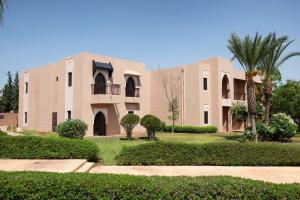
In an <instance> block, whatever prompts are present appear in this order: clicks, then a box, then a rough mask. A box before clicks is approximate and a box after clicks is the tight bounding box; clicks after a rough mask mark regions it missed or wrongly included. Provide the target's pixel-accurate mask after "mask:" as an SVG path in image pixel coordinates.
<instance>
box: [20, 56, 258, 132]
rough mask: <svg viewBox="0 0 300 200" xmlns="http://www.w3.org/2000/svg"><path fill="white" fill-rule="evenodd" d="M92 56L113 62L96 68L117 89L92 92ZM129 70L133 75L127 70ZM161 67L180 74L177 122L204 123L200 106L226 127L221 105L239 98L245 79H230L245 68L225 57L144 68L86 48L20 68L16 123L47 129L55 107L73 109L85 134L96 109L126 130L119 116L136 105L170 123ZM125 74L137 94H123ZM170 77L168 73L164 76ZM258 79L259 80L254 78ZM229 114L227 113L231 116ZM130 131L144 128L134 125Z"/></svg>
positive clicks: (110, 124) (62, 115)
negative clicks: (109, 69)
mask: <svg viewBox="0 0 300 200" xmlns="http://www.w3.org/2000/svg"><path fill="white" fill-rule="evenodd" d="M93 60H95V61H96V62H103V63H111V65H112V66H113V68H114V71H113V73H112V77H111V78H109V75H108V72H107V71H105V70H99V72H101V73H102V74H103V75H104V76H105V77H106V80H107V84H119V85H120V91H121V94H120V95H111V94H106V95H102V94H93V93H92V84H94V78H95V77H93V66H92V61H93ZM128 70H129V71H130V72H135V73H136V75H127V73H128ZM68 72H72V87H68ZM161 73H164V74H165V75H166V76H167V77H169V78H170V77H172V78H173V79H174V78H175V79H177V78H178V81H179V82H178V87H179V92H178V103H179V110H180V114H179V119H178V120H177V121H176V124H177V125H196V126H199V125H205V124H204V111H208V113H209V114H208V124H211V125H215V126H217V127H218V129H219V131H224V129H223V125H224V120H223V108H224V107H226V108H228V107H229V106H231V104H232V103H234V102H237V100H235V99H234V90H235V88H236V89H238V91H241V90H243V87H244V85H243V86H241V85H239V84H240V83H244V82H243V81H237V83H236V84H234V80H235V79H237V80H245V76H244V73H243V72H242V71H238V70H236V69H235V68H234V67H233V64H232V63H231V62H230V61H229V60H226V59H223V58H218V57H217V58H211V59H207V60H202V61H198V62H195V63H192V64H188V65H182V66H177V67H172V68H163V69H159V70H153V71H148V70H146V69H145V65H144V64H142V63H139V62H134V61H128V60H123V59H119V58H114V57H107V56H100V55H94V54H89V53H80V54H77V55H74V56H70V57H67V58H65V59H62V60H60V61H58V62H56V63H51V64H47V65H43V66H41V67H39V68H33V69H29V70H27V71H24V72H22V73H21V74H20V77H19V78H20V97H19V119H18V120H19V122H18V123H19V126H20V127H22V128H24V129H38V130H45V131H50V130H51V129H52V113H53V112H56V113H57V117H58V118H57V122H58V123H61V122H63V121H65V120H66V119H67V116H68V115H67V111H68V110H70V111H71V114H72V118H78V119H82V120H83V121H85V122H86V123H87V124H88V131H87V135H88V136H92V135H93V126H94V118H95V115H96V114H97V113H98V112H99V111H101V112H102V113H103V114H104V115H105V116H106V130H107V131H106V132H107V134H108V135H117V134H124V130H123V129H122V127H121V126H120V124H119V121H120V119H121V118H122V117H123V116H124V115H125V114H127V113H128V111H134V113H135V114H138V115H139V116H140V117H142V116H144V115H146V114H149V113H151V114H153V115H156V116H158V117H159V118H160V119H162V120H163V121H164V122H166V123H167V124H172V121H171V120H170V119H169V118H168V116H169V115H170V114H169V112H168V101H167V99H166V96H165V92H164V90H163V87H162V85H161V83H160V81H159V77H160V74H161ZM137 74H138V76H137ZM224 75H226V76H228V79H229V84H228V86H229V93H230V95H229V96H230V97H229V99H223V98H222V79H223V77H224ZM129 76H132V77H133V78H134V80H135V82H136V84H137V80H138V79H140V85H138V86H137V87H138V88H140V97H126V96H125V85H126V80H127V78H128V77H129ZM204 77H206V78H207V79H208V90H204V89H203V78H204ZM170 81H171V80H170V79H169V80H168V82H169V83H170ZM256 81H259V80H258V78H256ZM25 82H28V94H26V93H25ZM239 101H241V100H239ZM242 102H244V103H246V101H242ZM25 112H27V113H28V123H25V119H24V118H25ZM229 115H230V113H229ZM228 119H231V116H229V117H228ZM232 124H233V122H232V121H230V122H229V130H232ZM134 131H135V132H144V131H145V130H144V128H143V127H141V126H140V125H138V126H137V127H136V128H135V129H134Z"/></svg>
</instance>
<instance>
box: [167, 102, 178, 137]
mask: <svg viewBox="0 0 300 200" xmlns="http://www.w3.org/2000/svg"><path fill="white" fill-rule="evenodd" d="M168 111H169V113H171V115H169V116H168V118H169V119H170V120H172V133H174V126H175V121H177V119H178V118H179V104H178V98H177V97H175V98H174V99H172V100H171V101H170V102H169V108H168Z"/></svg>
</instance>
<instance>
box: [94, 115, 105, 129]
mask: <svg viewBox="0 0 300 200" xmlns="http://www.w3.org/2000/svg"><path fill="white" fill-rule="evenodd" d="M94 135H106V124H105V116H104V114H103V113H102V112H101V111H99V112H98V113H97V114H96V116H95V119H94Z"/></svg>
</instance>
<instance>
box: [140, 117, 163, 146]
mask: <svg viewBox="0 0 300 200" xmlns="http://www.w3.org/2000/svg"><path fill="white" fill-rule="evenodd" d="M141 125H142V126H143V127H145V128H146V129H147V134H148V138H149V140H153V139H154V138H155V132H156V131H157V130H159V129H160V126H161V121H160V119H158V118H157V117H155V116H154V115H145V116H144V117H143V118H142V119H141Z"/></svg>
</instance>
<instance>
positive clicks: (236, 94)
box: [234, 92, 246, 101]
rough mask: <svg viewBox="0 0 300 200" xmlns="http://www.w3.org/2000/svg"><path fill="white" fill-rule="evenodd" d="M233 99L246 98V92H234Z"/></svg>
mask: <svg viewBox="0 0 300 200" xmlns="http://www.w3.org/2000/svg"><path fill="white" fill-rule="evenodd" d="M234 100H243V101H245V100H246V93H244V92H235V93H234Z"/></svg>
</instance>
